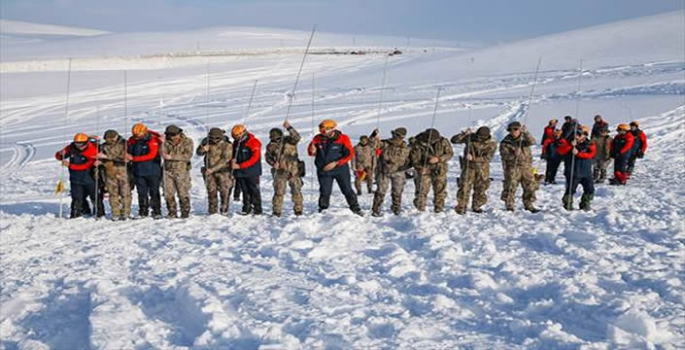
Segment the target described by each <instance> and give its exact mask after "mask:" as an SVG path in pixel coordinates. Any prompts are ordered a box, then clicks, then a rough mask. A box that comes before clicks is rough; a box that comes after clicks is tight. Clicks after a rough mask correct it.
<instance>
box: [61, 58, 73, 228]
mask: <svg viewBox="0 0 685 350" xmlns="http://www.w3.org/2000/svg"><path fill="white" fill-rule="evenodd" d="M70 90H71V58H69V67H68V68H67V98H66V102H65V104H64V129H62V139H66V138H67V128H68V127H69V91H70ZM64 150H65V149H64V148H63V149H62V160H64V156H65V155H66V154H65V151H64ZM66 173H67V169H66V168H65V167H64V166H62V180H61V181H62V187H63V188H64V182H65V181H66ZM63 192H65V193H63V194H61V196H60V198H59V218H60V219H61V218H62V217H63V215H64V208H63V203H62V202H63V201H64V196H65V195H66V191H63Z"/></svg>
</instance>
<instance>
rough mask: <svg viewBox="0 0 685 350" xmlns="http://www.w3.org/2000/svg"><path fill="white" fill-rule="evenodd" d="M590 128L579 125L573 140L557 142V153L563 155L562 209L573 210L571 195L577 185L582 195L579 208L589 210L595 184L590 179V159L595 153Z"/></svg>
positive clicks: (595, 149) (574, 192)
mask: <svg viewBox="0 0 685 350" xmlns="http://www.w3.org/2000/svg"><path fill="white" fill-rule="evenodd" d="M589 133H590V128H588V127H586V126H581V127H579V128H578V130H576V132H575V133H574V134H575V137H576V139H575V140H574V141H571V142H569V141H568V140H565V139H562V140H561V141H560V142H559V148H558V149H557V153H559V155H561V156H563V157H564V177H566V190H565V191H564V196H563V197H562V198H561V202H562V203H563V205H564V209H566V210H573V195H574V194H576V189H577V188H578V185H581V186H582V187H583V195H582V196H581V198H580V209H581V210H584V211H590V210H591V208H590V203H591V202H592V198H593V196H594V194H595V185H594V181H593V180H592V159H593V158H594V157H595V154H596V153H597V148H596V147H595V144H594V142H592V141H590V139H588V136H589Z"/></svg>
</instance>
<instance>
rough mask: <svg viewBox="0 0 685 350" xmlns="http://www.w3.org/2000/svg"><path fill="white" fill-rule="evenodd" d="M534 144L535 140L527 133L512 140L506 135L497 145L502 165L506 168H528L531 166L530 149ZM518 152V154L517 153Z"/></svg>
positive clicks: (531, 153) (511, 137) (531, 154)
mask: <svg viewBox="0 0 685 350" xmlns="http://www.w3.org/2000/svg"><path fill="white" fill-rule="evenodd" d="M534 144H535V138H534V137H533V135H531V134H530V133H529V132H528V131H526V132H524V133H521V136H519V137H518V138H514V137H513V136H511V134H509V135H507V136H506V137H505V138H504V140H502V141H501V142H500V144H499V153H500V156H502V163H504V164H505V165H506V166H514V165H516V166H517V167H529V166H532V165H533V152H532V151H531V149H530V147H531V146H533V145H534ZM517 150H518V152H517Z"/></svg>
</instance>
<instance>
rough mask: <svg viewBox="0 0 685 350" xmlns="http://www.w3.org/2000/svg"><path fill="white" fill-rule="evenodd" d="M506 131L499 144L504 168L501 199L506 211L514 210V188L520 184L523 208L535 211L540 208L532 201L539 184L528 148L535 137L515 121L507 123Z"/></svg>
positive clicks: (532, 143) (533, 142)
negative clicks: (506, 133)
mask: <svg viewBox="0 0 685 350" xmlns="http://www.w3.org/2000/svg"><path fill="white" fill-rule="evenodd" d="M507 131H508V132H509V134H508V135H507V136H506V137H505V138H504V139H503V140H502V141H501V142H500V145H499V152H500V155H501V157H502V168H503V170H504V184H503V187H502V195H501V199H502V201H504V205H505V209H506V210H507V211H514V201H515V198H516V188H517V187H518V185H519V184H521V187H523V206H524V208H525V210H527V211H529V212H531V213H537V212H539V211H540V210H538V209H537V208H535V206H534V203H535V200H536V197H535V191H537V190H538V188H539V184H538V182H537V180H536V179H535V176H534V175H533V154H532V151H531V149H530V147H531V146H533V145H534V144H535V138H533V136H532V135H531V134H530V133H529V132H528V130H526V128H525V127H524V126H522V125H521V123H519V122H517V121H515V122H511V123H509V125H508V126H507Z"/></svg>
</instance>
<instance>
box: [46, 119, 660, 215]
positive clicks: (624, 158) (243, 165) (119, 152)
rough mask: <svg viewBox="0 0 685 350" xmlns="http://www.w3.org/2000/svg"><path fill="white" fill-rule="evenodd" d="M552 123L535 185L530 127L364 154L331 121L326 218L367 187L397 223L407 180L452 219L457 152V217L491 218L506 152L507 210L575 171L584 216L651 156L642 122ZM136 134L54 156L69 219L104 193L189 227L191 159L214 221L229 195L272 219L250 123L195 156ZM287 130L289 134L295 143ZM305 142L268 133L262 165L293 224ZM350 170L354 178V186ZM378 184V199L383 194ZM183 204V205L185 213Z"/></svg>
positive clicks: (382, 145)
mask: <svg viewBox="0 0 685 350" xmlns="http://www.w3.org/2000/svg"><path fill="white" fill-rule="evenodd" d="M556 126H557V120H555V119H553V120H551V121H550V122H549V124H548V125H547V126H546V127H545V129H544V133H543V137H542V143H541V144H542V155H541V159H544V160H545V161H546V162H547V169H546V172H545V175H537V174H536V168H535V167H534V165H533V154H532V148H531V147H532V146H534V145H535V143H536V141H535V139H534V138H533V136H532V135H531V134H530V132H529V131H528V130H527V129H526V127H525V126H523V125H521V123H519V122H512V123H510V124H509V125H508V126H507V131H508V134H507V135H506V137H504V139H503V140H502V141H501V142H500V143H499V147H498V146H497V143H496V141H495V140H494V138H493V137H492V135H491V132H490V129H489V128H488V127H486V126H482V127H480V128H478V129H477V130H476V131H475V132H473V131H472V130H471V129H466V130H464V131H462V132H461V133H459V134H457V135H454V136H453V137H452V138H451V139H449V140H448V139H447V138H445V137H443V136H442V135H440V132H439V131H438V130H436V129H434V128H429V129H426V130H425V131H423V132H421V133H419V134H418V135H416V136H413V137H410V138H409V139H408V140H405V138H406V137H407V129H406V128H402V127H400V128H397V129H394V130H392V131H391V132H390V134H391V135H390V137H389V138H387V139H381V136H380V133H379V131H378V130H374V131H373V132H372V133H371V135H370V136H362V137H361V138H360V140H359V143H358V144H357V145H356V146H354V147H353V146H352V142H351V140H350V138H349V137H348V136H347V135H345V134H344V133H342V132H341V131H340V130H338V128H337V124H336V122H335V121H333V120H330V119H328V120H324V121H323V122H321V123H320V124H319V133H318V134H317V135H316V136H315V137H314V138H313V140H312V141H311V143H310V144H309V145H308V147H307V153H308V155H309V156H310V157H313V158H314V164H315V165H316V175H317V179H318V182H319V201H318V209H319V212H322V211H325V210H327V209H328V208H329V206H330V199H331V195H332V190H333V183H337V185H338V187H339V188H340V190H341V192H342V194H343V195H344V197H345V200H346V201H347V204H348V206H349V208H350V210H351V211H352V212H354V213H355V214H358V215H363V213H362V210H361V208H360V206H359V202H358V196H360V195H362V193H363V192H362V186H363V184H366V187H367V191H368V193H373V205H372V208H371V211H372V213H371V214H372V215H373V216H380V215H382V206H383V202H384V199H385V196H386V194H387V192H388V190H390V192H391V206H390V209H391V211H392V213H393V214H395V215H399V214H400V213H401V209H402V193H403V191H404V186H405V184H406V181H407V180H408V179H413V181H414V184H415V193H414V206H415V207H416V208H417V209H418V210H419V211H425V210H426V206H427V201H428V194H429V192H430V190H431V189H432V190H433V207H434V211H435V212H442V211H444V207H445V199H446V197H447V183H448V181H447V174H448V162H449V161H450V160H451V159H452V158H453V157H454V150H453V146H452V144H460V145H464V149H463V154H462V155H461V156H459V165H460V168H461V175H460V176H459V178H458V179H457V185H458V191H457V205H456V207H455V210H456V212H457V213H458V214H465V213H466V211H467V207H468V206H469V202H470V204H471V210H472V211H473V212H475V213H482V212H483V206H484V205H485V204H486V203H487V200H488V197H487V191H488V189H489V187H490V184H491V182H492V178H491V177H490V163H491V161H492V160H493V158H494V156H495V153H496V152H497V150H498V148H499V153H500V155H501V159H502V167H503V173H504V183H503V189H502V193H501V197H500V198H501V200H502V201H503V202H504V205H505V210H508V211H513V210H515V196H516V190H517V188H518V187H519V185H520V186H521V187H522V188H523V195H522V201H523V205H524V208H525V210H527V211H530V212H532V213H536V212H538V211H539V210H538V209H537V208H536V207H535V206H534V203H535V201H536V194H535V193H536V191H537V190H538V189H539V184H540V182H541V181H542V179H544V183H545V184H555V183H556V173H557V171H558V168H559V166H560V164H561V162H562V161H563V162H564V164H565V170H564V176H565V177H566V190H565V192H564V195H563V197H562V203H563V206H564V208H566V209H568V210H572V209H573V196H574V194H575V193H576V188H577V187H578V186H579V185H580V186H582V188H583V195H582V196H581V202H580V209H582V210H590V203H591V201H592V199H593V196H594V184H595V183H602V182H603V181H604V180H605V178H606V169H607V167H608V164H609V162H610V161H611V160H612V159H613V161H614V178H613V179H611V181H610V182H611V183H612V184H622V185H624V184H625V183H626V181H627V180H628V178H629V177H630V174H631V173H632V171H633V168H634V165H635V160H636V159H638V158H642V157H643V156H644V152H645V150H646V148H647V140H646V136H645V134H644V132H642V131H641V130H640V129H639V123H638V122H632V123H630V125H627V124H620V125H619V126H618V128H617V131H618V134H617V135H616V136H615V137H614V138H611V137H610V136H609V135H608V133H609V126H608V123H606V122H605V121H604V120H603V119H602V117H601V116H599V115H598V116H596V117H595V124H594V125H593V128H592V131H590V129H589V128H588V127H586V126H581V125H580V124H579V123H578V121H577V120H574V119H572V118H571V117H570V116H567V117H565V123H564V124H563V125H562V127H561V128H560V129H557V128H556ZM131 132H132V136H131V137H130V138H129V139H128V140H125V139H124V138H123V137H122V136H121V135H119V134H118V133H117V132H116V131H115V130H107V131H106V132H105V134H104V142H100V140H99V137H97V136H89V135H87V134H84V133H79V134H76V135H75V136H74V140H73V142H72V143H71V144H69V145H68V146H66V147H65V148H63V149H62V150H60V151H58V152H57V153H56V154H55V157H56V158H57V159H58V160H60V161H62V162H63V164H64V165H65V166H67V167H68V169H69V175H70V182H71V197H72V202H71V214H70V217H71V218H75V217H80V216H82V215H88V214H90V213H91V210H90V207H89V205H88V200H87V199H90V201H91V203H93V211H94V212H95V215H97V216H98V217H101V216H104V215H105V212H104V204H103V197H104V193H105V192H106V193H108V194H109V202H110V207H111V214H112V219H113V220H126V219H128V218H130V217H131V193H132V190H133V189H134V188H135V189H136V191H137V193H138V216H139V217H147V216H150V215H152V217H153V218H155V219H159V218H162V210H161V193H160V188H163V189H164V199H165V202H166V205H167V213H168V214H167V217H168V218H176V217H178V216H179V208H180V217H181V218H187V217H189V215H190V211H191V203H190V189H191V176H190V171H191V164H192V163H191V160H192V157H193V153H194V154H195V155H197V156H200V157H203V165H202V167H201V173H202V177H203V179H204V182H205V186H206V190H207V195H208V214H210V215H211V214H216V213H219V214H221V215H227V214H228V213H229V207H230V197H231V193H232V192H233V193H234V199H236V197H237V196H239V195H240V194H242V210H241V211H240V214H242V215H248V214H254V215H260V214H262V213H263V209H262V200H261V191H260V178H261V177H262V159H261V157H262V143H261V142H260V140H258V139H257V138H256V137H255V136H254V135H253V134H251V133H249V132H248V130H247V129H246V128H245V126H244V125H240V124H239V125H235V126H234V127H233V128H232V129H231V137H232V139H233V140H231V138H229V137H228V135H226V134H225V132H224V131H223V130H222V129H220V128H212V129H210V131H209V132H208V134H207V136H206V137H205V138H203V139H202V140H201V141H200V144H199V145H198V147H197V148H196V149H195V151H194V152H193V148H194V145H193V140H192V139H190V138H189V137H187V136H186V135H185V134H184V133H183V130H182V129H180V128H179V127H178V126H176V125H169V126H168V127H167V128H166V129H165V131H164V137H162V135H161V134H159V133H157V132H155V131H152V130H149V129H148V128H147V127H146V126H145V125H144V124H142V123H138V124H135V125H134V126H133V128H132V130H131ZM286 132H287V134H286ZM301 140H302V138H301V136H300V135H299V133H298V132H297V130H295V128H294V127H293V126H292V125H290V124H289V123H288V122H287V121H285V122H284V123H283V129H281V128H273V129H271V130H270V131H269V143H268V144H267V146H266V147H265V153H264V158H265V161H266V163H267V164H268V165H269V166H270V167H271V177H272V180H273V188H274V195H273V198H272V214H273V215H274V216H281V215H283V204H284V200H285V194H286V191H287V189H288V188H290V193H291V198H292V202H293V211H294V214H295V215H302V214H303V208H304V203H303V200H304V199H303V196H302V186H303V180H302V179H303V177H304V176H305V163H304V162H303V161H302V160H301V159H300V157H299V154H298V144H299V143H300V141H301ZM350 165H352V170H353V174H354V177H355V181H354V187H353V185H352V179H351V169H350ZM374 184H376V188H375V190H374V189H373V185H374ZM177 203H178V205H177Z"/></svg>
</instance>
